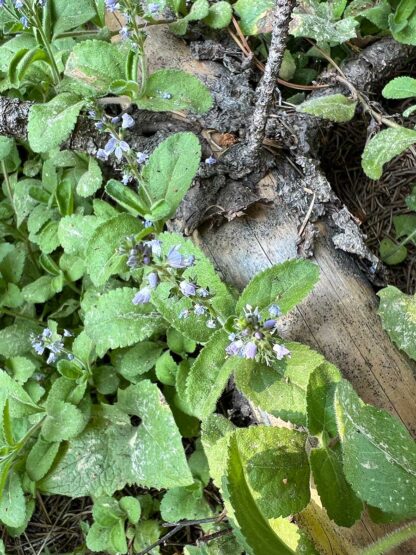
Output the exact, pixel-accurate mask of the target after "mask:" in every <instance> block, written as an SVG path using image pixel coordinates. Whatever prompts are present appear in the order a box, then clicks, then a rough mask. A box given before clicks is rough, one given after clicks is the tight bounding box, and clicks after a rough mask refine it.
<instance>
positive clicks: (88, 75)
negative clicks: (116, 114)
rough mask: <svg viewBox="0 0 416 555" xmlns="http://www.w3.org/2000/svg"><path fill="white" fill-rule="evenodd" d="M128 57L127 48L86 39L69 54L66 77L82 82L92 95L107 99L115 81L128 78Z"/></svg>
mask: <svg viewBox="0 0 416 555" xmlns="http://www.w3.org/2000/svg"><path fill="white" fill-rule="evenodd" d="M126 56H127V50H126V49H125V48H124V46H123V45H115V44H110V43H108V42H105V41H102V40H84V41H82V42H80V43H78V44H77V45H76V46H75V47H74V48H73V50H72V52H71V54H70V55H69V58H68V61H67V63H66V67H65V75H66V76H67V77H69V78H71V79H72V80H74V81H75V82H77V81H78V82H81V84H82V86H83V87H84V89H85V91H86V92H88V94H89V95H90V96H92V97H94V96H103V95H105V94H106V93H107V92H108V90H109V88H110V84H111V83H112V82H113V81H115V80H117V79H125V77H126V75H125V67H126Z"/></svg>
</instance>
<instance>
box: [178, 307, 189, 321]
mask: <svg viewBox="0 0 416 555" xmlns="http://www.w3.org/2000/svg"><path fill="white" fill-rule="evenodd" d="M188 316H189V310H188V309H187V308H184V309H183V310H181V311H180V313H179V315H178V318H179V320H183V319H184V318H188Z"/></svg>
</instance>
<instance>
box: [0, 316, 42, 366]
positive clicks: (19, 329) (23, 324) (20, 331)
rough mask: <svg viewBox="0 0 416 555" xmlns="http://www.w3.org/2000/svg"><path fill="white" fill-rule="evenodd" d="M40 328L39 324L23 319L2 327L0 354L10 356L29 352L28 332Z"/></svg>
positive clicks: (36, 330)
mask: <svg viewBox="0 0 416 555" xmlns="http://www.w3.org/2000/svg"><path fill="white" fill-rule="evenodd" d="M40 330H41V328H40V326H37V325H36V324H34V323H31V322H28V321H25V320H17V321H16V323H15V324H12V325H11V326H8V327H6V328H3V329H2V330H0V355H3V356H4V357H6V358H10V357H14V356H18V355H24V354H26V353H29V352H31V350H32V345H31V342H30V334H31V333H39V331H40Z"/></svg>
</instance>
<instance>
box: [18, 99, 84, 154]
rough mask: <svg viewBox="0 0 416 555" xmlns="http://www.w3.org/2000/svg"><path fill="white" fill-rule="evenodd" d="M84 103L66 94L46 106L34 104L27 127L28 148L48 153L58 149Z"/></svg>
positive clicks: (72, 127)
mask: <svg viewBox="0 0 416 555" xmlns="http://www.w3.org/2000/svg"><path fill="white" fill-rule="evenodd" d="M83 106H84V101H83V100H79V97H77V96H74V95H72V94H68V93H62V94H58V96H55V97H54V98H53V99H52V100H50V101H49V102H47V103H46V104H34V105H33V106H32V107H31V109H30V112H29V120H28V125H27V132H28V139H29V144H30V147H31V148H32V150H33V151H34V152H48V151H49V150H52V149H53V148H56V147H58V146H59V145H60V144H61V143H63V142H64V141H65V139H67V138H68V136H69V135H70V133H71V131H72V130H73V129H74V127H75V124H76V122H77V118H78V115H79V113H80V111H81V109H82V107H83Z"/></svg>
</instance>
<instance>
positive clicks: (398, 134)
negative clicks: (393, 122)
mask: <svg viewBox="0 0 416 555" xmlns="http://www.w3.org/2000/svg"><path fill="white" fill-rule="evenodd" d="M414 143H416V131H414V130H413V129H407V128H405V127H400V128H397V129H396V128H394V129H383V130H382V131H380V132H379V133H377V135H375V136H374V137H373V138H372V139H370V141H369V142H368V143H367V145H366V147H365V149H364V152H363V155H362V167H363V170H364V172H365V173H366V175H368V177H369V178H370V179H380V177H381V174H382V173H383V165H384V164H386V163H387V162H390V160H393V158H395V157H396V156H398V155H399V154H402V152H404V151H405V150H407V149H408V148H409V147H410V146H412V145H413V144H414Z"/></svg>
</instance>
